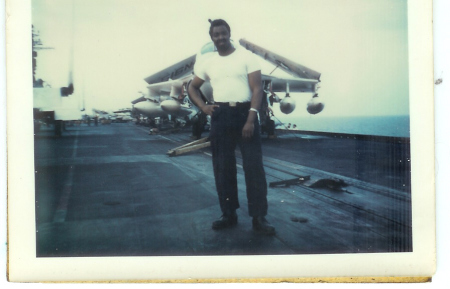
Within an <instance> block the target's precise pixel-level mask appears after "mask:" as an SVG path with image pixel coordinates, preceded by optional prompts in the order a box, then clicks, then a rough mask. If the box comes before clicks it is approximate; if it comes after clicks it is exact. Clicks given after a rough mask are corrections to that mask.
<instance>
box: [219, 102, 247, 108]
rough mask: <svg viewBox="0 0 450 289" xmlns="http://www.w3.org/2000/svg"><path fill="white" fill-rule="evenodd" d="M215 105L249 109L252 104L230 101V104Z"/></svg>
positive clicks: (220, 103)
mask: <svg viewBox="0 0 450 289" xmlns="http://www.w3.org/2000/svg"><path fill="white" fill-rule="evenodd" d="M214 104H217V105H220V106H228V107H237V108H239V107H249V106H250V102H249V101H247V102H235V101H230V102H214Z"/></svg>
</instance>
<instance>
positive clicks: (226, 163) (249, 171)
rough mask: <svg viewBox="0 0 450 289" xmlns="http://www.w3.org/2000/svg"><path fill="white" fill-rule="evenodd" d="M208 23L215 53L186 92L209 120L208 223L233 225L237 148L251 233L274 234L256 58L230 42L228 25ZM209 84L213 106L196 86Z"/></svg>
mask: <svg viewBox="0 0 450 289" xmlns="http://www.w3.org/2000/svg"><path fill="white" fill-rule="evenodd" d="M210 22H211V27H210V29H209V35H210V36H211V40H212V41H213V42H214V44H215V46H216V48H217V52H218V53H217V54H215V55H213V56H212V57H210V58H208V59H206V60H205V61H204V62H203V63H202V64H201V66H200V67H196V68H195V78H194V79H193V81H192V82H191V84H190V86H189V89H188V92H189V96H190V97H191V100H192V101H193V102H194V103H195V104H196V105H197V106H198V107H199V108H200V109H201V110H202V111H203V112H204V113H205V114H207V115H210V116H211V130H210V136H209V137H210V140H211V148H212V154H213V157H212V159H213V167H214V176H215V181H216V188H217V192H218V196H219V203H220V208H221V210H222V216H221V217H220V219H218V220H217V221H215V222H213V224H212V228H213V229H215V230H219V229H224V228H228V227H232V226H235V225H236V224H237V219H238V218H237V214H236V209H238V208H239V200H238V188H237V177H236V174H237V170H236V156H235V153H234V151H235V149H236V145H239V147H240V149H241V153H242V159H243V167H244V172H245V182H246V187H247V199H248V210H249V215H250V216H251V217H253V222H252V224H253V229H254V230H255V231H257V232H261V233H264V234H267V235H273V234H275V229H274V227H273V226H271V225H270V224H269V223H268V222H267V220H266V219H265V216H266V215H267V183H266V177H265V172H264V167H263V163H262V151H261V139H260V129H259V122H258V115H257V114H258V110H259V109H260V106H261V101H262V85H261V68H260V65H259V63H258V60H257V59H256V57H255V56H254V55H253V54H251V53H250V52H248V51H247V50H244V49H236V48H234V47H233V45H232V44H231V42H230V36H231V29H230V26H229V25H228V24H227V23H226V22H225V21H224V20H221V19H217V20H214V21H210ZM206 80H209V81H210V82H211V86H212V88H213V98H214V102H213V103H211V104H205V102H204V101H203V100H202V98H201V94H200V87H201V86H202V84H203V83H204V82H205V81H206Z"/></svg>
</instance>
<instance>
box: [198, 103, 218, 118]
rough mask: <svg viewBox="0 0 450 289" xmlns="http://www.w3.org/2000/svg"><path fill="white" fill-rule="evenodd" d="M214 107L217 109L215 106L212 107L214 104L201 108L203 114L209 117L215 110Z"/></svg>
mask: <svg viewBox="0 0 450 289" xmlns="http://www.w3.org/2000/svg"><path fill="white" fill-rule="evenodd" d="M216 107H219V106H218V105H217V104H216V105H214V104H206V105H204V106H203V107H202V111H203V112H204V113H205V114H207V115H209V116H212V114H213V112H214V109H215V108H216Z"/></svg>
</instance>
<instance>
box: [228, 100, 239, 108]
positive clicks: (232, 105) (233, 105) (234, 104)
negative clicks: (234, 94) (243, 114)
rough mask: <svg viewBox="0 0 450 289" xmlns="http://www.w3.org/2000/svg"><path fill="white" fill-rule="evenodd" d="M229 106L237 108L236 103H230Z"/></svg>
mask: <svg viewBox="0 0 450 289" xmlns="http://www.w3.org/2000/svg"><path fill="white" fill-rule="evenodd" d="M229 105H230V107H236V106H237V102H234V101H230V102H229Z"/></svg>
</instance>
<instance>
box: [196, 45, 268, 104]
mask: <svg viewBox="0 0 450 289" xmlns="http://www.w3.org/2000/svg"><path fill="white" fill-rule="evenodd" d="M194 70H195V75H196V76H197V77H199V78H201V79H202V80H205V81H208V80H209V81H210V82H211V86H212V88H213V98H214V101H216V102H229V101H236V102H247V101H250V100H251V98H252V92H251V90H250V85H249V82H248V74H249V73H252V72H255V71H257V70H261V66H260V64H259V62H258V59H256V56H254V55H253V54H252V53H251V52H250V51H248V50H244V49H236V50H235V51H234V52H233V53H231V54H230V55H227V56H220V55H219V53H214V55H212V56H211V57H208V58H207V59H205V60H204V61H202V62H201V64H200V65H198V67H197V65H196V66H195V69H194Z"/></svg>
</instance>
